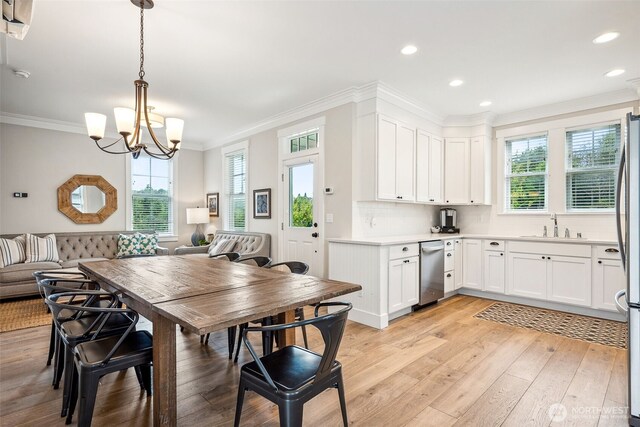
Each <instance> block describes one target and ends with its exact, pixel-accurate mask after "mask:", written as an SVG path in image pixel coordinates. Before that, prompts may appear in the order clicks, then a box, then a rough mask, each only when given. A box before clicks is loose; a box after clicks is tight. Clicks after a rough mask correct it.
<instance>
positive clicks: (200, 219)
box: [187, 208, 209, 224]
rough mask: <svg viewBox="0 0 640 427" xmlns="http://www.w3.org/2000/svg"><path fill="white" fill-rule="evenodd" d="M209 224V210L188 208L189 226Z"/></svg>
mask: <svg viewBox="0 0 640 427" xmlns="http://www.w3.org/2000/svg"><path fill="white" fill-rule="evenodd" d="M208 222H209V209H207V208H187V224H206V223H208Z"/></svg>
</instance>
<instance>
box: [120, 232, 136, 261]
mask: <svg viewBox="0 0 640 427" xmlns="http://www.w3.org/2000/svg"><path fill="white" fill-rule="evenodd" d="M139 254H140V251H139V249H138V236H137V233H136V234H120V235H118V253H117V254H116V258H124V257H130V256H135V255H139Z"/></svg>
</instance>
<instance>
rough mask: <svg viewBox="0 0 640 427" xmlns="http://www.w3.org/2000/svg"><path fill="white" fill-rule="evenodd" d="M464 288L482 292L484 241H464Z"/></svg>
mask: <svg viewBox="0 0 640 427" xmlns="http://www.w3.org/2000/svg"><path fill="white" fill-rule="evenodd" d="M462 265H463V267H462V269H463V270H464V273H463V283H462V286H463V287H465V288H469V289H477V290H482V240H477V239H463V240H462Z"/></svg>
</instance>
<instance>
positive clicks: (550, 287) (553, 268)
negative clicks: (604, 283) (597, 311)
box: [547, 255, 591, 307]
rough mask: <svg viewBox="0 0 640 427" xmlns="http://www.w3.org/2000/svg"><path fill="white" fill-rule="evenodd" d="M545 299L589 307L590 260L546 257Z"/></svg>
mask: <svg viewBox="0 0 640 427" xmlns="http://www.w3.org/2000/svg"><path fill="white" fill-rule="evenodd" d="M547 299H548V300H549V301H555V302H562V303H565V304H572V305H582V306H587V307H588V306H591V258H581V257H569V256H556V255H554V256H547Z"/></svg>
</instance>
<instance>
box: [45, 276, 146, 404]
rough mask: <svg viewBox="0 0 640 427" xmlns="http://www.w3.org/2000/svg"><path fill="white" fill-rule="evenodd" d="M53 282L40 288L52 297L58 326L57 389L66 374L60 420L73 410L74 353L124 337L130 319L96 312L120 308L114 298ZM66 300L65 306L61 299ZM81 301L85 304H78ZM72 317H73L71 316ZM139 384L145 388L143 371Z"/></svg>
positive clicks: (139, 377) (104, 293) (101, 292)
mask: <svg viewBox="0 0 640 427" xmlns="http://www.w3.org/2000/svg"><path fill="white" fill-rule="evenodd" d="M48 280H49V279H46V280H43V281H42V282H41V283H40V284H39V285H38V286H39V287H40V288H41V289H45V292H46V293H47V294H48V296H47V298H46V299H45V302H46V303H47V305H48V306H49V308H50V309H51V312H52V314H53V319H54V322H55V324H56V329H57V335H58V337H59V342H58V357H57V359H56V365H57V366H58V371H57V373H56V378H55V382H56V384H55V385H54V388H57V386H58V385H59V383H60V378H61V377H62V374H63V373H64V388H63V390H64V391H63V397H62V409H61V411H60V416H62V417H64V416H65V415H67V413H68V412H67V410H68V408H69V403H70V400H69V399H70V396H71V385H72V378H73V371H74V368H73V349H74V348H75V347H76V346H77V345H78V344H80V343H83V342H85V341H88V340H90V339H95V338H97V337H106V336H110V335H117V334H120V333H122V332H123V331H124V330H125V329H126V328H127V327H128V324H129V322H128V319H127V317H126V316H122V315H120V314H117V315H113V316H111V315H109V316H100V315H96V314H95V313H96V311H95V310H100V309H103V308H104V309H105V310H106V309H110V308H115V307H117V305H118V303H119V301H118V297H117V296H116V295H114V294H110V293H108V292H103V291H77V290H75V291H74V290H69V291H68V292H60V291H61V290H62V289H60V287H59V286H56V285H51V284H50V283H48ZM62 297H64V301H63V303H59V302H58V299H60V298H62ZM78 300H81V301H83V302H82V303H80V304H78V303H77V302H78ZM99 301H108V304H107V305H106V307H100V303H99ZM69 313H71V315H69ZM136 376H137V377H138V382H140V384H141V386H142V378H141V374H140V372H139V371H136Z"/></svg>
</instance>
